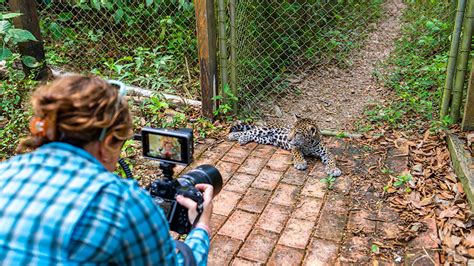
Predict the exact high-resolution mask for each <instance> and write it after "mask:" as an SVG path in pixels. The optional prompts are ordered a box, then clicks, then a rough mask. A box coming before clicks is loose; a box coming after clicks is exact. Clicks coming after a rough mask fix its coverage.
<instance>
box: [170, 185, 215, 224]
mask: <svg viewBox="0 0 474 266" xmlns="http://www.w3.org/2000/svg"><path fill="white" fill-rule="evenodd" d="M196 188H197V189H199V191H201V193H202V195H203V198H204V203H203V212H202V214H201V217H200V218H199V223H202V224H204V225H206V226H210V225H211V216H212V208H213V206H212V197H213V195H214V188H213V187H212V186H211V185H209V184H197V185H196ZM176 201H178V203H179V204H181V205H183V206H184V207H186V209H188V217H189V221H190V222H191V224H193V223H194V220H195V219H196V217H197V216H198V212H197V203H196V202H195V201H193V200H192V199H190V198H186V197H184V196H182V195H178V196H177V197H176Z"/></svg>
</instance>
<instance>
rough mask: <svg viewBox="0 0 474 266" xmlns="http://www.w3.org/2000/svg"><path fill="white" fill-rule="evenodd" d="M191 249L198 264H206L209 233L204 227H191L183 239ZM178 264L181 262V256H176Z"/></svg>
mask: <svg viewBox="0 0 474 266" xmlns="http://www.w3.org/2000/svg"><path fill="white" fill-rule="evenodd" d="M184 243H186V244H187V245H188V246H189V247H190V248H191V250H192V251H193V254H194V258H196V262H197V264H198V265H200V266H201V265H204V266H205V265H207V256H208V254H209V244H210V239H209V235H208V234H207V232H206V231H205V230H204V229H201V228H196V229H193V230H192V231H191V232H190V233H189V234H188V237H187V238H186V240H185V241H184ZM178 261H179V264H180V265H181V264H183V258H182V256H178Z"/></svg>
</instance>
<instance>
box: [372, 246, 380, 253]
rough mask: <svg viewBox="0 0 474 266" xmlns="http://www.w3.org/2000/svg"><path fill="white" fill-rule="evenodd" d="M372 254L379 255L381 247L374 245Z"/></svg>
mask: <svg viewBox="0 0 474 266" xmlns="http://www.w3.org/2000/svg"><path fill="white" fill-rule="evenodd" d="M371 250H372V252H373V253H379V250H380V249H379V247H378V246H377V245H375V244H372V248H371Z"/></svg>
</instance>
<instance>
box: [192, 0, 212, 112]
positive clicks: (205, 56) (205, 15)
mask: <svg viewBox="0 0 474 266" xmlns="http://www.w3.org/2000/svg"><path fill="white" fill-rule="evenodd" d="M194 3H195V5H194V6H195V9H196V27H197V38H198V49H199V53H198V55H199V68H200V81H201V94H202V114H203V116H205V117H208V118H213V116H214V110H216V100H215V99H214V97H215V96H216V95H217V88H218V84H217V82H218V78H217V51H216V22H215V15H214V1H213V0H195V2H194Z"/></svg>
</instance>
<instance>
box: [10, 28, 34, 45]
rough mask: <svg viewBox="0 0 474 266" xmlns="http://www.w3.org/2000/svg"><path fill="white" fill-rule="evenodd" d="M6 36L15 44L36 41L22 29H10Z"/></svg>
mask: <svg viewBox="0 0 474 266" xmlns="http://www.w3.org/2000/svg"><path fill="white" fill-rule="evenodd" d="M8 35H10V37H11V39H12V40H13V41H14V42H15V43H19V42H26V41H37V40H36V38H35V36H34V35H33V34H32V33H31V32H29V31H27V30H23V29H10V30H8Z"/></svg>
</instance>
